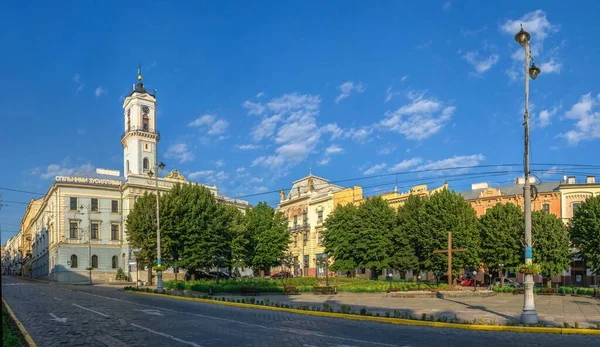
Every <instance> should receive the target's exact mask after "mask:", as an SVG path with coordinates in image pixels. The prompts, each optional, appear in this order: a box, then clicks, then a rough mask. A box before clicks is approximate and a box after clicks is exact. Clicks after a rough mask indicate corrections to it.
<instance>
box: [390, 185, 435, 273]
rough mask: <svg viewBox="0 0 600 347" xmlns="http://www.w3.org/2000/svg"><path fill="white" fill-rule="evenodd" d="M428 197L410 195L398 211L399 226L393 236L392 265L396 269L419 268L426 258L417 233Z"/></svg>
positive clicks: (397, 220)
mask: <svg viewBox="0 0 600 347" xmlns="http://www.w3.org/2000/svg"><path fill="white" fill-rule="evenodd" d="M426 201H427V200H426V198H423V197H420V196H418V195H410V196H409V197H408V199H406V201H405V202H404V205H402V206H400V207H399V208H398V211H397V212H396V224H397V227H396V228H395V230H394V236H393V238H392V243H393V244H394V246H393V253H392V255H391V257H392V259H391V266H392V268H393V269H396V270H404V271H406V270H417V269H419V264H422V263H423V261H424V258H423V256H422V254H423V252H422V250H421V249H420V248H418V247H420V246H421V245H422V243H420V242H417V237H416V235H417V234H415V232H416V231H418V230H419V224H420V222H419V221H420V220H421V219H422V218H423V215H424V213H425V212H424V211H425V210H424V206H425V202H426Z"/></svg>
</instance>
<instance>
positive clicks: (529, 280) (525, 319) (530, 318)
mask: <svg viewBox="0 0 600 347" xmlns="http://www.w3.org/2000/svg"><path fill="white" fill-rule="evenodd" d="M530 38H531V35H529V33H528V32H526V31H525V30H523V26H522V25H521V30H520V31H519V32H518V33H517V34H516V35H515V41H517V43H519V45H521V46H522V47H523V48H525V114H524V126H525V153H524V154H525V155H524V157H525V158H524V173H525V182H524V184H523V200H524V205H525V264H526V265H531V264H532V263H533V254H532V250H531V246H532V240H531V184H530V183H529V174H530V173H529V77H531V79H535V78H536V77H537V76H538V75H539V74H540V72H541V71H540V69H539V68H538V67H537V66H535V62H534V63H533V64H531V67H530V66H529V62H530V61H531V60H532V58H531V50H530V47H529V39H530ZM524 283H525V293H524V298H523V312H522V313H521V322H522V323H524V324H536V323H537V322H538V316H537V312H536V311H535V301H534V299H533V275H532V274H526V275H525V282H524Z"/></svg>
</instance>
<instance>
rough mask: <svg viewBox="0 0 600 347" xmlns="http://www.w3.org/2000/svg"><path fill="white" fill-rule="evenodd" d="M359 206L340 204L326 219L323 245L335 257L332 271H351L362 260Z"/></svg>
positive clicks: (326, 251)
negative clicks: (358, 247)
mask: <svg viewBox="0 0 600 347" xmlns="http://www.w3.org/2000/svg"><path fill="white" fill-rule="evenodd" d="M357 214H358V207H357V206H355V205H353V204H347V205H338V206H336V207H335V209H334V210H333V212H332V213H331V214H329V216H327V219H325V223H324V227H325V232H324V234H323V246H324V247H325V253H327V254H329V255H330V256H331V257H332V258H333V264H332V266H331V270H332V271H343V272H351V271H354V270H355V269H356V268H357V267H358V266H359V263H360V262H361V260H360V256H361V255H360V253H359V251H358V249H357V245H358V244H359V243H360V242H361V240H360V235H359V230H360V220H359V218H358V216H357Z"/></svg>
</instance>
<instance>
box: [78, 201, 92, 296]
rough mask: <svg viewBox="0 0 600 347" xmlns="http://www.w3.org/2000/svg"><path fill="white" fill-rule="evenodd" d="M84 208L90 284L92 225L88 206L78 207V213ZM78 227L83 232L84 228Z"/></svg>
mask: <svg viewBox="0 0 600 347" xmlns="http://www.w3.org/2000/svg"><path fill="white" fill-rule="evenodd" d="M84 208H87V215H88V223H87V224H88V226H87V244H88V271H89V272H90V284H92V268H93V266H92V265H93V264H92V230H91V228H92V225H91V222H90V208H89V207H88V206H84V205H81V206H80V207H79V213H80V214H83V212H82V211H83V209H84ZM79 229H80V231H81V232H82V234H83V231H84V230H85V229H83V228H79ZM81 236H83V235H81Z"/></svg>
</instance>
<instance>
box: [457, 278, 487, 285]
mask: <svg viewBox="0 0 600 347" xmlns="http://www.w3.org/2000/svg"><path fill="white" fill-rule="evenodd" d="M460 285H461V286H463V287H473V279H472V278H467V279H465V280H462V281H461V282H460ZM477 287H483V282H482V281H477Z"/></svg>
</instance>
